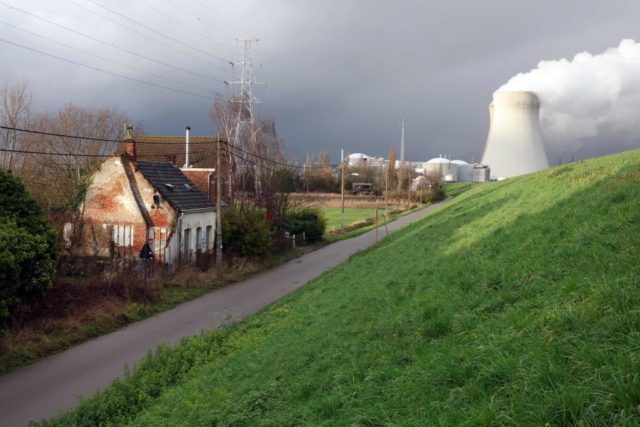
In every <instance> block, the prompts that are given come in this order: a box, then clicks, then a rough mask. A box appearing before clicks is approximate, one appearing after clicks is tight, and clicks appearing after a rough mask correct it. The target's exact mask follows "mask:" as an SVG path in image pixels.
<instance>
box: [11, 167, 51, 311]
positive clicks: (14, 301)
mask: <svg viewBox="0 0 640 427" xmlns="http://www.w3.org/2000/svg"><path fill="white" fill-rule="evenodd" d="M56 255H57V248H56V235H55V232H54V230H53V228H52V227H51V225H50V224H49V223H48V222H47V221H46V219H45V218H44V217H43V216H42V212H41V211H40V208H39V207H38V205H37V204H36V202H35V201H34V200H33V199H32V198H31V197H29V195H28V194H27V193H26V191H25V189H24V186H23V185H22V183H21V182H20V181H19V180H18V179H17V178H15V177H14V176H13V175H11V174H9V173H6V172H4V171H0V323H4V322H5V321H6V320H7V319H8V318H9V317H10V316H11V313H12V311H13V310H14V309H15V307H16V306H17V305H18V304H19V303H20V302H22V301H24V300H25V299H27V298H29V297H33V296H38V295H41V294H42V293H44V292H45V291H46V290H47V289H49V288H50V287H51V279H52V278H53V274H54V272H55V259H56Z"/></svg>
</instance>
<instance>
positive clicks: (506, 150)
mask: <svg viewBox="0 0 640 427" xmlns="http://www.w3.org/2000/svg"><path fill="white" fill-rule="evenodd" d="M402 132H403V133H402V137H401V146H402V151H401V153H403V152H404V122H403V126H402ZM402 157H403V155H402V154H401V159H402ZM346 160H347V162H348V165H349V166H351V167H365V166H369V167H374V168H383V167H386V166H387V164H388V160H385V159H384V158H382V157H375V156H368V155H366V154H363V153H355V154H351V155H349V156H348V157H347V159H346ZM403 162H404V164H405V165H406V166H407V167H408V168H410V169H411V170H412V171H413V172H415V173H416V174H417V175H418V177H420V176H438V177H440V179H441V180H442V181H444V182H488V181H491V180H502V179H506V178H511V177H514V176H518V175H524V174H528V173H532V172H537V171H540V170H543V169H546V168H548V167H549V161H548V159H547V155H546V153H545V149H544V145H543V143H542V136H541V131H540V101H539V100H538V96H537V95H536V94H535V93H533V92H528V91H501V90H499V91H497V92H495V93H494V94H493V100H492V102H491V104H490V105H489V133H488V136H487V142H486V145H485V149H484V153H483V156H482V162H481V163H473V162H471V163H468V162H466V161H464V160H451V156H443V155H439V156H438V157H435V158H433V159H431V160H428V161H426V162H409V161H404V160H403V159H402V160H397V161H396V164H395V168H396V169H399V168H400V166H401V165H402V164H403Z"/></svg>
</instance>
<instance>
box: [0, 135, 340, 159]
mask: <svg viewBox="0 0 640 427" xmlns="http://www.w3.org/2000/svg"><path fill="white" fill-rule="evenodd" d="M0 129H5V130H11V131H17V132H25V133H32V134H38V135H46V136H55V137H59V138H69V139H79V140H85V141H97V142H110V143H117V144H121V143H124V142H125V141H123V140H119V139H108V138H95V137H88V136H80V135H69V134H62V133H56V132H46V131H39V130H35V129H24V128H17V127H11V126H0ZM134 141H135V139H134ZM193 143H194V144H201V143H198V142H195V141H194V142H193ZM137 144H152V145H184V143H182V142H148V143H145V142H142V141H138V142H137ZM225 147H226V151H227V152H228V153H230V154H232V155H233V156H235V157H237V158H240V159H242V160H244V161H247V162H249V163H251V164H254V165H256V161H252V160H249V159H247V158H246V157H245V156H243V154H246V155H249V156H251V157H253V158H255V159H258V160H261V161H263V162H267V163H270V164H272V165H276V166H282V167H289V168H295V169H323V168H325V167H327V166H328V167H337V166H338V165H332V164H328V165H326V166H324V165H322V166H318V165H309V166H298V165H292V164H290V163H285V162H279V161H277V160H273V159H269V158H267V157H264V156H261V155H259V154H256V153H252V152H250V151H247V150H245V149H243V148H240V147H236V146H233V145H231V144H229V143H226V144H225ZM232 150H235V151H236V152H233V151H232ZM4 151H11V150H6V149H5V150H4ZM209 152H212V153H213V152H215V148H212V149H211V150H202V151H197V152H192V154H202V153H209ZM238 152H240V153H243V154H238ZM151 156H153V155H151ZM156 156H166V154H158V155H156ZM272 170H275V169H272Z"/></svg>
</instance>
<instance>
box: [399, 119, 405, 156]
mask: <svg viewBox="0 0 640 427" xmlns="http://www.w3.org/2000/svg"><path fill="white" fill-rule="evenodd" d="M404 124H405V122H404V117H403V118H402V123H401V124H400V164H403V163H404Z"/></svg>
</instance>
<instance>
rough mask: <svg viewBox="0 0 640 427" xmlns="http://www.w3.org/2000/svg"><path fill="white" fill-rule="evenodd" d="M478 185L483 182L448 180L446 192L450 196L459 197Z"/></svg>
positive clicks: (445, 187) (445, 186)
mask: <svg viewBox="0 0 640 427" xmlns="http://www.w3.org/2000/svg"><path fill="white" fill-rule="evenodd" d="M477 185H481V184H474V183H470V182H447V183H445V185H444V192H445V193H446V194H448V195H449V196H453V197H457V196H459V195H460V194H462V193H464V192H465V191H468V190H471V189H472V188H473V187H474V186H477Z"/></svg>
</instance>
